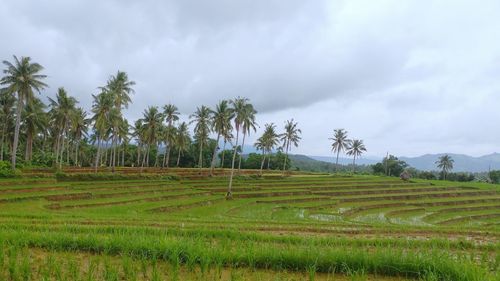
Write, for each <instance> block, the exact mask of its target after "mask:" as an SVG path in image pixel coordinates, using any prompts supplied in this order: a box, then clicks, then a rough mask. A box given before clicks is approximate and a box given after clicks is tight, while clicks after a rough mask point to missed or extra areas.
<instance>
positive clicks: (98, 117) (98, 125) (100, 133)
mask: <svg viewBox="0 0 500 281" xmlns="http://www.w3.org/2000/svg"><path fill="white" fill-rule="evenodd" d="M92 96H93V98H94V103H93V105H92V113H94V115H93V117H92V121H93V122H94V132H95V135H96V139H97V153H96V158H95V164H94V172H97V168H98V167H99V165H100V163H99V162H100V151H101V144H102V141H103V140H105V139H106V134H107V132H108V131H109V113H110V111H111V109H112V108H113V102H114V101H113V96H112V95H111V94H110V93H108V92H106V91H102V92H101V93H100V94H98V95H97V96H94V95H92Z"/></svg>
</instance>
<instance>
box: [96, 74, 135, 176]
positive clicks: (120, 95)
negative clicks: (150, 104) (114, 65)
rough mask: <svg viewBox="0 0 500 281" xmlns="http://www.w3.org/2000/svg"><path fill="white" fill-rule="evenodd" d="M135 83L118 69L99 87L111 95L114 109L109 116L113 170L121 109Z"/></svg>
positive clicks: (125, 106) (128, 98)
mask: <svg viewBox="0 0 500 281" xmlns="http://www.w3.org/2000/svg"><path fill="white" fill-rule="evenodd" d="M134 85H135V82H134V81H130V80H129V78H128V75H127V73H126V72H123V71H118V72H117V73H116V75H114V76H113V75H112V76H111V77H110V78H109V79H108V82H107V83H106V86H104V87H101V89H102V90H104V91H106V92H108V93H110V95H112V99H113V103H114V107H115V110H113V111H110V113H112V115H111V116H110V118H111V119H110V121H112V122H113V124H112V128H111V135H112V139H111V147H112V149H111V152H112V153H111V155H112V158H111V161H110V165H111V167H112V169H113V171H114V169H115V166H116V146H117V145H118V131H119V125H120V123H121V122H122V121H121V120H122V119H123V117H122V109H123V108H128V105H129V103H130V102H131V98H130V95H131V94H133V93H134V89H133V88H132V87H133V86H134Z"/></svg>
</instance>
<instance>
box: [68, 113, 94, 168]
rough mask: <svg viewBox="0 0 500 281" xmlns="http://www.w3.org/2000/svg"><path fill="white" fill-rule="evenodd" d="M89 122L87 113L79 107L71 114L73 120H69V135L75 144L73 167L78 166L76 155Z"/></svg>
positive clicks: (85, 134)
mask: <svg viewBox="0 0 500 281" xmlns="http://www.w3.org/2000/svg"><path fill="white" fill-rule="evenodd" d="M89 122H90V120H89V119H88V118H87V112H85V110H83V108H81V107H79V108H77V109H76V110H75V113H74V114H73V119H72V120H71V134H72V138H73V141H74V143H75V158H74V162H75V166H79V165H78V153H79V148H80V142H81V140H82V138H83V137H86V136H87V132H88V125H89Z"/></svg>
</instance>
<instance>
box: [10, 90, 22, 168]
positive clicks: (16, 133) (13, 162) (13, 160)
mask: <svg viewBox="0 0 500 281" xmlns="http://www.w3.org/2000/svg"><path fill="white" fill-rule="evenodd" d="M17 96H18V98H17V109H16V127H15V128H14V142H13V143H12V155H11V166H12V170H15V169H16V153H17V145H18V143H19V128H20V127H21V112H22V108H23V100H22V95H21V93H20V92H18V93H17Z"/></svg>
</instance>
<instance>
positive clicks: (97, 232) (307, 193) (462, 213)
mask: <svg viewBox="0 0 500 281" xmlns="http://www.w3.org/2000/svg"><path fill="white" fill-rule="evenodd" d="M85 171H88V170H85V169H83V170H82V171H79V170H78V171H72V172H73V173H81V172H85ZM119 172H120V173H132V170H130V169H128V170H125V169H124V170H122V171H119ZM136 172H137V171H136ZM144 172H147V173H164V172H165V171H161V170H154V169H150V170H146V171H144ZM26 173H29V174H30V175H33V176H34V175H45V176H47V175H48V174H49V172H48V171H27V172H26ZM169 173H176V174H177V175H179V179H176V180H161V179H139V180H119V181H116V180H115V181H68V182H58V181H57V180H56V179H54V178H51V177H45V178H32V179H30V178H24V179H18V180H1V181H0V222H1V224H0V244H1V245H0V249H1V251H0V268H3V270H2V271H1V275H0V280H29V279H30V278H31V279H32V280H42V279H45V280H49V279H53V280H453V281H456V280H478V281H479V280H500V279H499V278H500V274H499V271H500V241H499V239H500V191H499V189H498V187H496V186H493V185H492V186H490V188H485V187H484V186H480V185H478V184H458V183H449V182H447V183H440V182H434V183H431V182H426V181H418V182H403V181H401V180H399V179H396V178H385V177H374V176H331V175H306V174H294V175H292V176H290V177H285V178H282V177H281V176H279V175H278V174H266V175H264V177H255V176H248V175H250V174H252V173H255V172H254V171H245V172H244V175H245V176H241V177H238V178H237V179H236V181H235V185H234V188H233V192H234V200H229V201H228V200H225V199H224V195H225V192H226V188H227V179H226V178H225V177H223V175H225V174H227V171H217V173H216V174H217V175H218V176H216V177H206V176H205V175H206V174H207V173H208V172H207V171H204V172H203V173H204V175H201V176H200V175H199V172H198V170H186V169H184V170H178V171H176V170H170V171H169ZM26 278H28V279H26Z"/></svg>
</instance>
